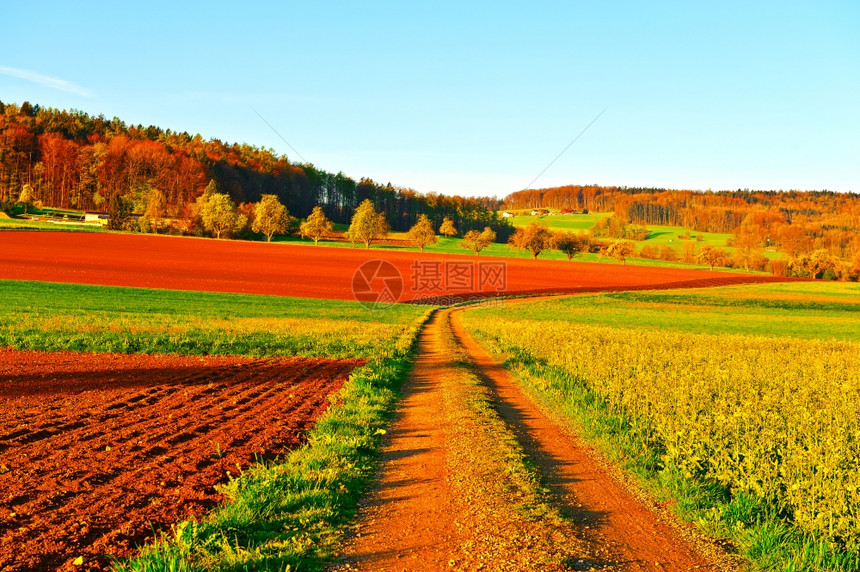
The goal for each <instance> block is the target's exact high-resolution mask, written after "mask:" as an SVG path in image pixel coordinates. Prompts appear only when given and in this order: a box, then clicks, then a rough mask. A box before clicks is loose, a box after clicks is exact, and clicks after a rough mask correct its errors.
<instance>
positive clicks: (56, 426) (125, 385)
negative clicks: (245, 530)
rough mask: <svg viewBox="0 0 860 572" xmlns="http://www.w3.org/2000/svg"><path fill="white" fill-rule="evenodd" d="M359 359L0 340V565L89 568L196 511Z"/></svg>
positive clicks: (299, 422) (325, 396) (290, 438)
mask: <svg viewBox="0 0 860 572" xmlns="http://www.w3.org/2000/svg"><path fill="white" fill-rule="evenodd" d="M362 363H363V362H362V360H327V359H286V358H270V359H253V358H243V357H217V356H209V357H202V358H201V357H188V356H155V355H122V354H79V353H72V352H60V353H41V352H19V351H12V350H0V403H2V408H0V570H3V571H18V570H55V569H61V570H72V569H74V570H91V569H103V568H104V567H105V566H106V565H107V564H108V559H107V558H106V557H105V556H103V555H105V554H109V555H112V556H115V557H123V556H130V555H132V554H134V553H135V550H134V547H135V546H136V545H138V544H140V543H141V542H143V541H145V540H146V539H147V538H148V537H151V536H152V528H153V527H154V528H155V530H159V529H163V530H167V529H169V526H170V525H171V524H173V523H176V522H178V521H180V520H182V519H184V518H187V517H189V516H200V515H202V514H204V513H205V512H206V511H207V510H208V509H209V508H211V507H212V506H213V505H214V504H215V503H217V502H218V501H219V500H221V496H220V495H219V494H218V492H217V491H216V489H215V485H216V484H218V483H223V482H225V481H226V480H227V479H228V478H229V475H231V474H233V475H235V474H238V473H239V472H240V471H241V470H242V469H244V468H245V467H247V466H248V465H249V464H250V463H252V462H253V461H254V460H255V457H258V456H259V457H263V458H272V457H274V456H276V455H278V454H281V453H284V452H286V451H288V450H289V449H291V448H293V447H295V446H296V445H297V444H299V443H300V441H301V439H302V434H303V433H304V431H305V430H306V429H308V428H309V427H310V426H311V425H312V424H313V422H314V421H315V420H316V418H317V417H318V416H319V415H320V414H321V413H322V412H323V411H324V410H325V409H326V407H327V406H328V403H329V395H330V394H331V393H332V392H334V391H337V390H338V389H339V388H340V387H341V385H342V384H343V382H344V381H345V379H346V377H347V376H348V374H349V372H350V370H352V369H353V368H354V367H356V366H358V365H361V364H362ZM81 556H82V557H83V560H84V563H83V565H74V564H73V562H74V560H75V559H77V558H78V557H81Z"/></svg>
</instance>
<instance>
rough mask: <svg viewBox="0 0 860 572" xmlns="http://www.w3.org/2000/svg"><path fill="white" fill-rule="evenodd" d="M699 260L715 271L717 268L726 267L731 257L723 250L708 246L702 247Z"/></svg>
mask: <svg viewBox="0 0 860 572" xmlns="http://www.w3.org/2000/svg"><path fill="white" fill-rule="evenodd" d="M697 258H698V260H699V262H701V263H702V264H707V265H708V266H710V267H711V270H713V269H714V267H715V266H724V265H725V264H726V261H728V259H729V255H728V253H727V252H726V251H725V250H723V249H722V248H719V247H717V246H711V245H710V244H706V245H705V246H703V247H702V250H701V251H700V252H699V255H698V257H697Z"/></svg>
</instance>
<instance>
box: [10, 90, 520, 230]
mask: <svg viewBox="0 0 860 572" xmlns="http://www.w3.org/2000/svg"><path fill="white" fill-rule="evenodd" d="M210 180H214V181H215V182H216V184H217V186H218V188H219V189H221V190H223V191H226V192H228V193H229V194H230V196H231V198H232V199H233V200H234V201H236V202H237V203H246V202H256V201H259V200H260V196H261V195H262V194H273V195H276V196H277V197H278V198H279V199H280V201H281V202H282V203H283V204H284V205H286V207H287V208H288V209H289V211H290V212H291V213H292V214H293V215H295V216H299V217H305V216H307V215H308V214H309V213H310V212H311V210H312V209H313V207H314V206H315V205H321V206H322V207H323V209H324V210H325V212H326V215H327V216H328V218H329V219H331V220H333V221H334V222H337V223H347V222H349V220H350V217H351V216H352V213H353V211H354V209H355V207H356V206H357V205H358V204H359V203H361V202H362V201H363V200H364V199H367V198H369V199H371V200H372V201H373V202H374V204H375V206H376V208H377V210H380V211H382V212H384V213H385V214H386V216H387V218H388V222H389V225H390V226H391V228H392V229H393V230H407V229H408V228H409V227H410V226H412V225H413V224H414V223H415V220H416V218H417V216H418V214H420V213H426V214H427V215H428V216H430V217H431V219H433V220H434V221H435V222H436V223H437V225H438V224H439V223H441V222H442V218H443V217H444V216H449V217H451V218H452V219H454V221H455V223H456V224H457V228H462V229H471V228H477V229H482V228H483V227H484V226H487V225H489V226H494V227H498V228H499V230H502V231H504V228H506V226H507V225H504V224H501V223H499V222H497V221H496V219H495V215H494V213H493V211H494V210H496V209H497V208H498V207H499V206H500V204H501V203H500V201H499V200H498V199H495V198H490V197H484V198H464V197H460V196H442V195H438V194H435V193H428V194H421V193H418V192H416V191H414V190H412V189H408V188H402V187H396V186H392V185H391V184H390V183H389V184H380V183H377V182H375V181H372V180H370V179H367V178H363V179H360V180H358V181H356V180H355V179H352V178H350V177H348V176H346V175H344V174H343V173H336V174H334V173H329V172H326V171H323V170H320V169H317V168H316V167H314V165H312V164H296V163H292V162H290V161H289V160H288V159H287V157H285V156H283V155H278V154H277V153H275V152H274V151H273V150H271V149H265V148H260V147H255V146H253V145H249V144H246V143H241V144H240V143H232V144H231V143H225V142H222V141H220V140H218V139H210V140H208V141H207V140H204V139H203V137H201V136H200V135H199V134H197V135H190V134H189V133H187V132H176V131H171V130H170V129H162V128H160V127H156V126H153V125H150V126H149V127H144V126H142V125H137V126H135V125H127V124H126V123H125V122H123V121H122V120H121V119H119V118H116V117H115V118H113V119H106V118H105V117H104V116H103V115H98V116H92V115H88V114H86V113H84V112H82V111H77V110H69V111H65V110H57V109H51V108H41V107H39V106H38V105H31V104H29V103H27V102H24V103H23V104H21V105H20V106H19V105H15V104H4V103H3V102H0V203H7V204H8V203H10V202H13V201H15V200H17V199H18V197H19V195H20V193H21V192H22V188H23V186H24V185H25V184H27V185H30V187H31V188H32V189H33V194H34V195H35V196H34V199H35V200H39V201H41V202H42V203H44V204H45V205H46V206H51V207H56V208H62V209H69V208H72V209H77V210H81V211H103V210H105V209H107V205H108V204H109V202H110V200H111V198H112V197H114V196H115V195H122V196H124V197H126V198H128V199H130V200H131V202H132V203H133V204H135V205H136V207H137V209H138V210H139V211H142V210H143V205H145V204H146V203H147V201H148V196H149V194H150V193H151V191H152V190H153V189H155V190H158V191H160V193H161V194H162V195H163V197H164V208H165V211H166V212H165V215H166V216H167V217H182V216H183V214H184V211H185V209H186V207H187V206H188V205H189V204H190V203H193V202H194V200H195V199H196V198H197V197H198V196H200V195H201V194H202V193H203V190H204V188H205V187H206V185H207V184H208V182H209V181H210ZM0 210H2V209H0ZM500 234H502V233H500Z"/></svg>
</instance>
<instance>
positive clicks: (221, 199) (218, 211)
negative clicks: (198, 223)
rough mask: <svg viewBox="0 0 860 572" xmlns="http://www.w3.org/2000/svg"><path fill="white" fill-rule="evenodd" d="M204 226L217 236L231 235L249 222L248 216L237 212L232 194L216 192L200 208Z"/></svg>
mask: <svg viewBox="0 0 860 572" xmlns="http://www.w3.org/2000/svg"><path fill="white" fill-rule="evenodd" d="M200 218H201V219H202V220H203V227H204V228H205V229H206V230H208V231H209V232H212V233H214V234H215V238H221V236H222V235H224V236H225V237H227V236H230V235H231V234H233V233H234V232H239V231H240V230H242V229H243V228H245V225H246V224H247V223H248V217H246V216H245V215H243V214H238V213H237V212H236V205H235V204H233V201H232V200H230V196H229V195H227V194H224V193H214V194H211V195H209V198H208V199H207V200H206V202H205V203H203V206H202V208H201V210H200Z"/></svg>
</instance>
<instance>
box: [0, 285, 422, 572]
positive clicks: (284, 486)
mask: <svg viewBox="0 0 860 572" xmlns="http://www.w3.org/2000/svg"><path fill="white" fill-rule="evenodd" d="M0 299H2V300H3V302H4V310H5V311H4V312H3V313H2V315H0V346H12V347H15V348H20V349H39V350H61V349H62V350H79V351H117V352H165V353H183V354H185V353H187V354H241V355H252V356H260V355H285V356H293V355H295V356H326V357H349V356H355V357H365V358H367V359H368V363H367V364H366V365H365V366H363V367H360V368H357V369H355V370H353V372H352V373H351V374H350V378H349V380H348V381H347V382H346V384H345V385H344V386H343V388H342V389H341V391H340V393H339V396H338V398H337V399H335V400H334V401H333V405H332V406H330V407H329V409H328V411H327V412H326V413H325V414H324V415H323V417H321V418H320V419H319V420H318V421H317V423H316V425H315V426H314V428H313V429H312V430H311V431H310V432H309V434H308V436H307V444H305V445H303V446H302V447H300V448H298V449H296V450H294V451H292V452H291V453H290V454H289V455H287V456H285V457H284V458H281V459H278V460H276V461H274V462H271V463H268V464H265V465H256V466H253V467H251V468H250V469H247V470H245V471H244V473H243V474H242V475H241V476H240V477H238V478H236V479H234V480H232V481H230V482H229V483H228V484H227V485H226V486H225V488H224V489H223V493H224V495H225V497H226V499H227V500H226V502H225V503H224V504H223V505H221V506H219V507H217V508H216V509H214V510H213V512H211V513H210V514H209V515H208V516H207V517H205V518H204V519H202V520H200V521H199V522H184V523H177V526H176V528H175V532H174V533H173V534H172V535H168V536H165V537H163V538H162V539H161V540H160V541H158V542H156V543H155V544H152V545H149V546H148V547H146V548H144V549H143V552H142V555H141V556H140V557H138V558H135V559H132V560H129V561H126V562H118V563H117V564H116V568H117V569H118V570H123V571H141V572H142V571H153V572H154V571H164V570H171V571H175V572H180V571H186V570H272V571H274V570H286V569H292V570H322V569H323V568H324V566H325V564H326V562H327V561H328V560H330V559H331V558H332V557H333V555H334V551H335V550H336V549H337V547H338V546H339V543H340V540H341V538H342V535H343V533H344V531H345V527H346V525H347V523H348V521H349V519H350V518H351V517H352V515H353V514H354V513H355V510H356V503H357V501H358V498H359V496H360V495H361V494H362V492H363V491H364V490H365V489H366V487H367V485H368V483H369V482H370V480H371V479H372V477H373V474H374V470H375V466H376V463H377V454H378V450H379V446H380V442H381V435H382V434H383V433H384V431H383V430H382V428H383V427H384V426H385V425H386V424H387V422H388V419H389V418H390V415H391V413H392V411H393V407H394V404H395V402H396V399H397V391H398V387H399V384H400V383H401V382H402V380H403V379H404V378H405V376H406V375H407V373H408V372H409V370H410V368H411V362H412V359H413V344H414V340H415V337H416V335H417V331H418V328H419V327H420V325H421V324H422V323H423V321H424V320H425V319H426V317H427V309H426V308H422V307H415V306H408V305H394V306H391V307H390V308H389V309H387V310H384V311H374V310H367V309H365V308H363V307H362V306H361V305H359V304H358V303H355V302H343V301H329V300H311V299H299V298H279V297H273V296H254V295H243V294H216V293H206V292H181V291H171V290H150V289H141V288H116V287H101V286H82V285H71V284H50V283H42V282H18V281H0Z"/></svg>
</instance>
